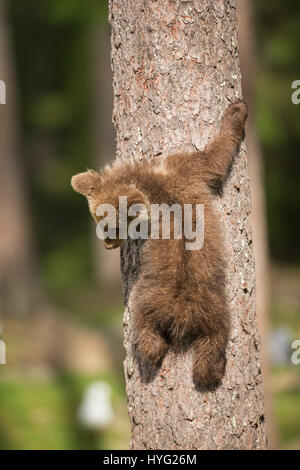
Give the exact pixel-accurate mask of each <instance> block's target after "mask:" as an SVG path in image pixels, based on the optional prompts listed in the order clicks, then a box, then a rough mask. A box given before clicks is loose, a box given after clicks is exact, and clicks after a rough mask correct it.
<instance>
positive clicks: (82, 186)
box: [71, 170, 101, 197]
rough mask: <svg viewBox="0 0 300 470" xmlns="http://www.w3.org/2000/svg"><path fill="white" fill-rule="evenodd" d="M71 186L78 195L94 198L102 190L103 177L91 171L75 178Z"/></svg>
mask: <svg viewBox="0 0 300 470" xmlns="http://www.w3.org/2000/svg"><path fill="white" fill-rule="evenodd" d="M71 185H72V188H73V189H74V191H76V192H77V193H79V194H83V196H86V197H88V196H93V195H94V194H95V193H97V191H99V189H100V188H101V177H100V175H99V174H98V173H97V172H96V171H92V170H89V171H86V172H85V173H79V174H78V175H75V176H73V178H72V180H71Z"/></svg>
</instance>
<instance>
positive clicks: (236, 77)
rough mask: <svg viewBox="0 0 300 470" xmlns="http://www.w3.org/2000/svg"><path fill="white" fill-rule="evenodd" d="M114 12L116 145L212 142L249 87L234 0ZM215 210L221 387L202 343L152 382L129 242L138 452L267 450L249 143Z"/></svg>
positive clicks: (138, 5)
mask: <svg viewBox="0 0 300 470" xmlns="http://www.w3.org/2000/svg"><path fill="white" fill-rule="evenodd" d="M110 21H111V25H112V66H113V73H114V123H115V126H116V130H117V153H118V154H122V155H123V156H130V155H132V154H134V155H135V156H137V157H140V158H155V157H157V156H159V155H160V154H161V153H171V152H177V151H179V150H185V151H191V150H195V149H201V148H203V147H204V145H205V144H206V143H207V142H208V141H209V140H210V139H211V138H212V137H213V135H214V134H215V132H216V129H217V126H218V124H219V120H220V118H221V116H222V115H223V112H224V111H225V109H226V108H227V106H228V104H229V102H232V101H235V100H236V99H238V98H240V96H241V77H240V70H239V59H238V48H237V16H236V4H235V1H233V0H218V1H217V0H203V1H198V0H191V1H188V0H187V1H183V0H173V1H166V2H157V1H155V0H122V1H121V0H110ZM216 207H217V210H218V211H219V214H220V217H221V220H222V222H223V225H224V230H225V234H226V247H225V248H226V258H227V260H228V272H227V295H228V300H229V305H230V307H231V314H232V328H231V338H230V342H229V345H228V351H227V372H226V376H225V378H224V380H223V382H222V385H221V386H220V387H219V388H218V389H217V390H216V391H210V390H203V391H202V392H198V391H196V390H195V388H194V385H193V383H192V374H191V371H192V356H191V352H187V353H184V354H181V355H174V354H173V353H169V354H168V356H167V357H166V358H165V360H164V362H163V365H162V367H161V369H160V371H159V373H158V374H157V376H156V377H155V379H154V380H153V381H152V382H151V383H150V384H145V383H143V382H142V380H141V377H140V374H139V369H138V367H137V364H136V363H135V362H134V360H133V354H132V342H131V337H132V322H131V319H132V312H133V310H134V305H131V302H130V288H131V286H132V284H133V282H134V281H135V279H136V278H137V276H138V270H139V269H138V266H139V256H138V251H139V246H138V244H134V243H133V242H128V243H127V244H126V246H125V247H124V248H123V250H122V253H121V261H122V272H123V286H124V296H125V301H126V305H127V306H126V311H125V314H124V326H125V339H124V345H125V348H126V353H127V356H126V360H125V363H124V366H125V376H126V385H127V395H128V407H129V414H130V418H131V424H132V440H131V447H132V448H134V449H241V448H244V449H258V448H260V449H263V448H265V447H266V438H265V424H264V421H265V417H264V406H263V391H262V374H261V359H260V340H259V338H258V332H257V323H256V314H255V270H254V262H253V250H252V234H251V227H250V222H249V216H250V212H251V209H250V192H249V181H248V175H247V162H246V155H245V149H244V147H243V148H242V149H241V152H240V155H239V157H238V158H237V160H236V162H235V164H234V166H233V169H232V172H231V176H230V178H229V180H228V182H227V184H226V186H225V188H224V194H223V197H222V198H216ZM191 275H192V273H191ZM170 308H171V306H170Z"/></svg>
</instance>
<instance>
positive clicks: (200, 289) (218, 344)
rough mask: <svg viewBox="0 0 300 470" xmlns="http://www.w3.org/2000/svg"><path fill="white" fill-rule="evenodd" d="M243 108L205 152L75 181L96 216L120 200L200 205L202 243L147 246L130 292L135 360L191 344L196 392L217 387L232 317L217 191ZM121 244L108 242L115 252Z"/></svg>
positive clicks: (237, 107) (158, 358) (158, 357)
mask: <svg viewBox="0 0 300 470" xmlns="http://www.w3.org/2000/svg"><path fill="white" fill-rule="evenodd" d="M246 118H247V105H246V104H245V103H244V101H238V102H236V103H233V104H232V105H230V106H229V107H228V109H227V110H226V112H225V115H224V117H223V119H222V122H221V127H220V130H219V133H218V134H217V136H216V137H215V139H214V140H213V141H212V143H211V144H210V145H208V146H207V147H206V148H205V149H204V150H203V151H201V152H195V153H192V154H179V155H171V156H168V157H164V158H163V159H162V160H161V161H154V162H146V161H145V162H142V163H140V162H136V161H134V160H133V161H129V162H128V161H126V160H124V161H123V160H121V159H120V160H116V162H115V163H114V164H112V166H111V167H106V168H105V169H104V170H103V171H102V173H101V174H100V175H99V174H98V173H95V172H86V173H81V174H79V175H76V176H74V177H73V179H72V186H73V188H74V190H75V191H77V192H79V193H81V194H84V195H85V196H86V197H87V198H88V201H89V205H90V210H91V213H92V215H93V217H94V218H95V220H96V221H97V220H98V218H97V216H96V215H95V212H96V209H97V207H98V206H99V205H100V204H101V203H110V204H113V205H114V206H115V208H116V209H117V208H118V197H119V195H122V196H127V197H128V206H129V205H130V204H132V203H139V202H141V203H144V204H145V205H146V206H147V207H149V204H151V203H157V204H162V203H166V204H168V205H172V204H173V203H179V204H181V205H183V204H199V203H201V204H204V207H205V232H204V235H205V238H204V246H203V248H202V249H201V250H195V251H187V250H186V249H185V239H184V238H182V239H180V240H175V239H172V238H171V239H170V240H163V239H160V240H151V239H149V240H147V241H146V243H145V244H144V245H143V250H142V258H141V275H140V277H139V279H138V281H137V282H136V284H135V286H134V288H133V292H132V298H133V306H134V331H135V340H134V341H135V344H136V348H137V351H138V354H139V357H140V358H142V359H143V360H144V361H146V362H148V363H150V364H152V365H154V366H159V365H160V364H161V362H162V360H163V358H164V356H165V354H166V353H167V351H168V348H169V346H170V345H172V346H174V347H177V348H178V347H180V346H182V345H184V344H186V343H190V342H193V345H194V351H195V359H194V366H193V380H194V383H195V384H196V385H200V384H205V385H208V384H215V383H217V382H219V381H220V380H221V379H222V377H223V375H224V371H225V364H226V358H225V351H226V345H227V341H228V333H229V327H230V318H229V313H228V307H227V303H226V297H225V263H224V253H223V251H224V249H223V243H222V236H221V230H220V227H219V222H218V218H217V217H216V215H215V214H214V209H213V204H212V199H213V195H214V192H215V191H216V189H217V188H219V187H220V185H221V184H222V183H223V182H224V180H225V178H226V177H227V175H228V173H229V171H230V167H231V164H232V161H233V158H234V155H235V154H236V152H237V150H238V147H239V145H240V143H241V140H242V139H243V136H244V124H245V120H246ZM121 242H122V241H120V240H115V241H108V242H106V246H107V247H108V248H114V247H117V246H119V245H120V244H121Z"/></svg>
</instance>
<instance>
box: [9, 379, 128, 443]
mask: <svg viewBox="0 0 300 470" xmlns="http://www.w3.org/2000/svg"><path fill="white" fill-rule="evenodd" d="M93 380H104V381H106V382H108V383H109V384H110V385H111V386H112V389H113V399H112V405H113V408H114V410H115V411H117V414H118V418H117V419H118V421H117V422H116V423H115V424H112V425H111V426H110V427H109V428H107V429H106V430H105V431H103V432H100V431H99V432H92V431H88V430H86V429H84V428H83V427H82V426H81V425H80V424H79V423H78V420H77V410H78V406H79V404H80V402H81V400H82V397H83V394H84V390H85V388H86V387H87V385H88V384H89V383H91V382H92V381H93ZM124 395H125V392H124V389H123V383H121V382H120V379H119V378H116V377H115V376H113V375H112V376H109V377H108V376H103V377H100V378H99V376H97V377H89V376H84V375H74V374H67V373H64V372H61V373H59V374H57V375H55V376H49V377H47V376H45V377H44V378H43V377H40V378H36V377H32V378H30V377H29V378H28V377H27V378H24V377H23V378H22V379H21V378H17V379H14V378H9V377H7V378H5V377H4V378H3V377H2V379H1V381H0V396H1V404H2V406H1V410H0V448H1V449H16V450H18V449H21V450H27V449H34V450H39V449H40V450H42V449H58V450H64V449H75V450H76V449H113V448H115V446H118V447H119V448H126V447H128V441H129V425H128V422H126V421H125V422H124V419H123V418H122V417H123V416H125V414H126V403H125V398H124ZM122 419H123V421H122Z"/></svg>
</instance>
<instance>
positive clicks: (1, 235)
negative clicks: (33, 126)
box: [0, 0, 41, 314]
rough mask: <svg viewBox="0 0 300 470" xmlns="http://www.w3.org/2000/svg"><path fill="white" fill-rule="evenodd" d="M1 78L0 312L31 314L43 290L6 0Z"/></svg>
mask: <svg viewBox="0 0 300 470" xmlns="http://www.w3.org/2000/svg"><path fill="white" fill-rule="evenodd" d="M0 79H1V80H3V81H4V82H5V83H6V91H7V96H6V104H5V105H0V313H2V314H3V313H15V314H17V313H31V312H32V310H33V309H34V308H35V307H36V305H37V302H38V301H39V300H40V298H41V296H40V294H41V292H40V289H39V285H38V283H37V276H36V271H35V261H34V251H33V241H32V231H31V225H30V216H29V211H28V204H27V199H26V196H27V194H26V186H25V178H24V175H23V162H22V161H21V152H20V140H19V139H20V130H19V125H18V118H17V99H16V84H15V73H14V67H13V60H12V55H11V46H10V34H9V27H8V21H7V16H6V2H5V1H4V0H0Z"/></svg>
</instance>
